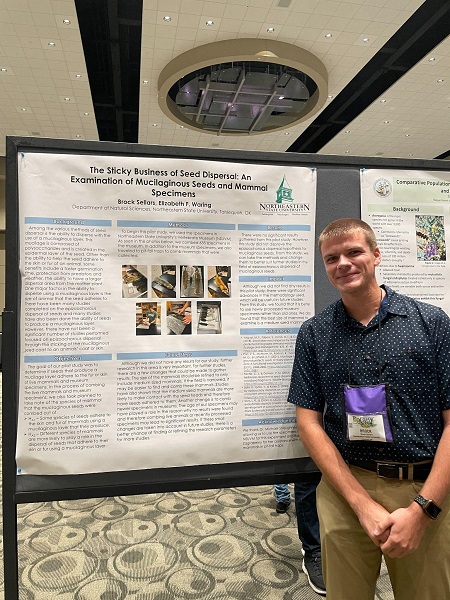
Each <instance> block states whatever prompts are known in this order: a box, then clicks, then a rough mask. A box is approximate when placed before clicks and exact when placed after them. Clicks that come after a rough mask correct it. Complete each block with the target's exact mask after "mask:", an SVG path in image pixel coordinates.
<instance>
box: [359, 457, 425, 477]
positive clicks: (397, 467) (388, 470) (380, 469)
mask: <svg viewBox="0 0 450 600" xmlns="http://www.w3.org/2000/svg"><path fill="white" fill-rule="evenodd" d="M349 464H350V465H353V466H354V467H359V468H360V469H366V471H373V472H374V473H376V474H377V475H378V477H386V478H388V479H409V480H413V479H414V480H416V481H425V479H426V478H427V477H428V475H429V474H430V471H431V467H432V465H433V462H432V461H431V460H430V461H427V462H422V463H392V462H390V463H387V462H377V461H375V460H352V461H349Z"/></svg>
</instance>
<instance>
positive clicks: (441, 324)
mask: <svg viewBox="0 0 450 600" xmlns="http://www.w3.org/2000/svg"><path fill="white" fill-rule="evenodd" d="M434 334H435V344H436V368H437V373H438V381H439V402H440V406H441V410H448V409H450V318H449V316H448V315H447V314H446V313H445V312H444V311H443V310H439V315H438V318H437V320H436V327H435V331H434Z"/></svg>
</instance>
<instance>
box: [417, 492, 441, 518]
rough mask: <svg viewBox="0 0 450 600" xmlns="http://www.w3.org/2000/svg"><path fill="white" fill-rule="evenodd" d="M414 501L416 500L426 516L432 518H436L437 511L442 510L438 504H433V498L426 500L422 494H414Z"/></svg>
mask: <svg viewBox="0 0 450 600" xmlns="http://www.w3.org/2000/svg"><path fill="white" fill-rule="evenodd" d="M414 502H417V504H418V505H419V506H420V507H421V508H422V510H423V512H424V513H425V514H426V515H427V517H430V519H433V520H434V519H437V518H438V516H439V513H440V512H441V510H442V508H439V506H438V505H437V504H435V503H434V502H433V500H428V499H427V498H424V497H423V496H416V497H415V498H414Z"/></svg>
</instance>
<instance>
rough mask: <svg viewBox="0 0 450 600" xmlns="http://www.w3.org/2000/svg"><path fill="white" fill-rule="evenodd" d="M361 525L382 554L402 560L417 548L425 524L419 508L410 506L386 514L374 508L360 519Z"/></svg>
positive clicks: (425, 520)
mask: <svg viewBox="0 0 450 600" xmlns="http://www.w3.org/2000/svg"><path fill="white" fill-rule="evenodd" d="M417 508H419V510H417ZM360 523H361V525H362V526H363V528H364V529H365V531H366V533H367V534H368V535H369V537H370V538H371V540H372V541H373V542H374V543H375V544H376V545H377V546H379V547H380V549H381V551H382V552H383V554H386V555H387V556H389V557H390V558H402V557H403V556H407V555H408V554H411V552H414V550H416V549H417V548H418V547H419V544H420V541H421V539H422V536H423V534H424V531H425V528H426V526H427V524H428V521H427V517H426V516H425V515H424V514H423V512H422V510H421V509H420V507H415V506H413V505H411V506H408V507H407V508H398V509H397V510H394V512H392V513H389V512H388V511H387V510H386V509H385V508H383V507H382V506H380V505H379V504H375V506H373V507H372V508H371V510H370V512H369V513H368V514H366V515H364V516H363V517H360Z"/></svg>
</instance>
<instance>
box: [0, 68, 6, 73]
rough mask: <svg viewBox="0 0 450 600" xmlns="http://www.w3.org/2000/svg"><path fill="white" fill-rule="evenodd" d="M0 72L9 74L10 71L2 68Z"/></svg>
mask: <svg viewBox="0 0 450 600" xmlns="http://www.w3.org/2000/svg"><path fill="white" fill-rule="evenodd" d="M0 71H1V72H2V73H7V71H8V69H7V68H6V67H2V68H1V69H0Z"/></svg>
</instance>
